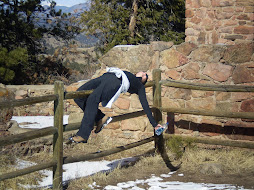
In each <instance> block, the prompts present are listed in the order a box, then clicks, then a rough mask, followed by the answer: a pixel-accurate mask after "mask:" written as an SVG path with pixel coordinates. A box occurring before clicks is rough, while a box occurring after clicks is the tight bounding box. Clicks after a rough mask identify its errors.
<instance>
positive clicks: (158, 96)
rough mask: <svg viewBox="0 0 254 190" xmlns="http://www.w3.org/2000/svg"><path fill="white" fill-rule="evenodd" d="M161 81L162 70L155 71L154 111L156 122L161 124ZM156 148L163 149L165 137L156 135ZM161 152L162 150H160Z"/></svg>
mask: <svg viewBox="0 0 254 190" xmlns="http://www.w3.org/2000/svg"><path fill="white" fill-rule="evenodd" d="M160 80H161V70H160V69H154V70H153V81H154V86H153V106H154V107H155V108H157V109H155V111H154V119H155V120H156V122H158V123H160V122H161V120H162V114H161V111H160V109H159V108H160V107H161V85H160ZM154 136H155V148H156V149H158V150H159V147H162V146H163V145H162V144H161V143H162V142H163V136H162V135H160V136H157V135H155V134H154ZM159 151H160V150H159Z"/></svg>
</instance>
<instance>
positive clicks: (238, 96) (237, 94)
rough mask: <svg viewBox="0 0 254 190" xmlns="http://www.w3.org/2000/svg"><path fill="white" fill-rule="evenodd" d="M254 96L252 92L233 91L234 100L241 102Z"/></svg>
mask: <svg viewBox="0 0 254 190" xmlns="http://www.w3.org/2000/svg"><path fill="white" fill-rule="evenodd" d="M252 97H254V93H251V92H234V93H232V97H231V99H232V101H234V102H239V101H242V100H245V99H250V98H252Z"/></svg>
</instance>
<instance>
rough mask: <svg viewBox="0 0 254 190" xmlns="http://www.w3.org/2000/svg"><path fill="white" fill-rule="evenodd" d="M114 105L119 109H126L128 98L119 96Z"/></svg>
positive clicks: (128, 104) (128, 105)
mask: <svg viewBox="0 0 254 190" xmlns="http://www.w3.org/2000/svg"><path fill="white" fill-rule="evenodd" d="M114 104H115V106H116V107H118V108H119V109H124V110H127V109H129V108H130V100H128V99H125V98H121V97H119V98H118V99H117V100H116V101H115V102H114Z"/></svg>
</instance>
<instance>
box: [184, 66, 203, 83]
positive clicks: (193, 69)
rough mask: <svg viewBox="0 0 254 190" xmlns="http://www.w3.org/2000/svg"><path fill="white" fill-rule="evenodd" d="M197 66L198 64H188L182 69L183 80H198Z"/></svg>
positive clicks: (198, 68)
mask: <svg viewBox="0 0 254 190" xmlns="http://www.w3.org/2000/svg"><path fill="white" fill-rule="evenodd" d="M199 70H200V67H199V64H198V63H194V62H192V63H189V64H188V65H187V66H186V67H185V68H184V69H183V78H184V79H187V80H192V79H199V78H200V76H199Z"/></svg>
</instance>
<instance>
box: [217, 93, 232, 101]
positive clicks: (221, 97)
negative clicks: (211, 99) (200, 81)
mask: <svg viewBox="0 0 254 190" xmlns="http://www.w3.org/2000/svg"><path fill="white" fill-rule="evenodd" d="M230 98H231V93H230V92H215V99H216V100H217V101H226V100H229V99H230Z"/></svg>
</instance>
